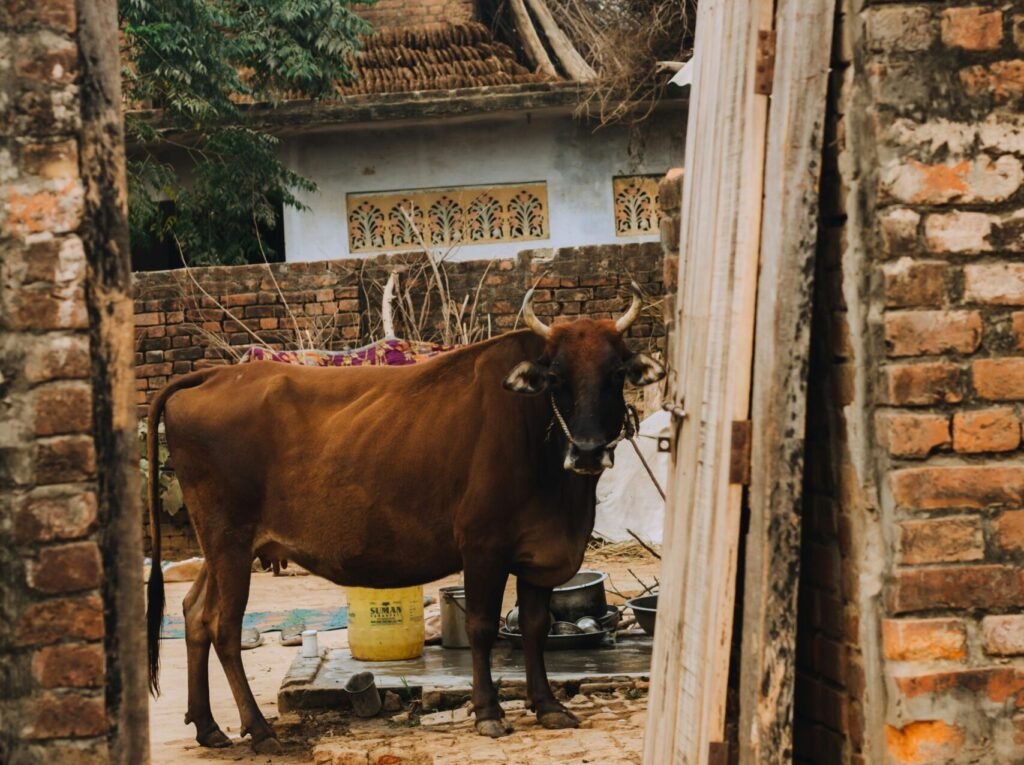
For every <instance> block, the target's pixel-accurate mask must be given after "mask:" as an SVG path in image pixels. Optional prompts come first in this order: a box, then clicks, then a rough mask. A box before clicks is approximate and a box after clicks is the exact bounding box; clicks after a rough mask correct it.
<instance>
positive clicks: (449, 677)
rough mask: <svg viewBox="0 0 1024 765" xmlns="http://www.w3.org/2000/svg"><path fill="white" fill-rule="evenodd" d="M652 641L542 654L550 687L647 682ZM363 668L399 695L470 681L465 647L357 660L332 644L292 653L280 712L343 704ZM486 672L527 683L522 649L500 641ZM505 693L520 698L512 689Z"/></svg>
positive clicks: (458, 687) (512, 683) (450, 688)
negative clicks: (306, 654)
mask: <svg viewBox="0 0 1024 765" xmlns="http://www.w3.org/2000/svg"><path fill="white" fill-rule="evenodd" d="M652 643H653V641H652V639H651V638H650V637H647V636H638V637H625V638H620V639H619V640H618V642H617V643H616V644H614V645H605V646H602V647H600V648H591V649H587V650H579V651H549V652H547V653H546V654H545V655H544V662H545V664H546V665H547V670H548V678H549V679H550V680H551V682H552V685H555V686H567V687H568V688H569V693H570V695H572V694H573V693H576V692H577V690H578V688H579V686H580V685H582V684H602V683H606V684H614V683H615V682H621V681H627V680H628V681H633V680H646V679H647V678H648V676H649V674H650V669H651V646H652ZM367 670H369V671H371V672H373V674H374V677H375V678H376V683H377V688H378V689H380V690H393V691H399V692H402V693H405V692H414V693H423V694H426V693H427V692H437V691H439V692H441V693H444V694H446V695H449V696H450V695H453V694H454V695H457V694H458V693H459V692H461V691H466V692H468V690H469V688H470V687H471V686H472V682H473V666H472V657H471V655H470V651H469V650H468V649H446V648H440V647H438V646H428V647H427V648H425V649H424V651H423V655H422V656H420V657H419V658H418V659H411V660H409V661H358V660H356V659H353V658H352V654H351V652H350V651H349V650H348V649H347V648H337V649H332V650H329V651H327V652H325V653H324V654H323V655H322V656H320V657H317V658H312V659H304V658H302V656H301V655H297V656H296V658H295V660H294V661H293V662H292V666H291V668H290V669H289V670H288V674H287V675H285V678H284V681H283V682H282V683H281V688H280V690H279V691H278V697H277V698H278V707H279V708H280V710H281V711H291V710H297V709H343V708H346V707H348V706H349V701H348V696H347V694H346V693H345V683H346V682H347V681H348V679H349V678H350V677H351V676H352V675H354V674H356V673H357V672H365V671H367ZM491 671H492V673H493V676H494V678H495V680H496V681H497V680H499V679H500V683H501V686H502V687H503V688H510V689H512V688H521V687H522V686H524V685H525V683H526V674H525V668H524V665H523V652H522V651H521V650H519V649H516V648H513V647H512V646H511V645H510V644H509V643H508V642H506V641H502V640H499V641H498V643H497V645H496V646H495V648H494V651H493V653H492V657H491ZM506 696H507V697H509V698H521V695H519V694H517V693H512V694H511V695H508V694H507V695H506Z"/></svg>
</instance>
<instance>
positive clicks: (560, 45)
mask: <svg viewBox="0 0 1024 765" xmlns="http://www.w3.org/2000/svg"><path fill="white" fill-rule="evenodd" d="M526 1H527V2H528V3H529V4H530V9H531V10H532V11H533V15H534V16H536V17H537V21H538V22H540V28H541V29H543V30H544V36H545V37H547V38H548V42H549V43H550V44H551V50H553V51H554V52H555V55H556V56H558V60H559V62H561V64H562V68H563V69H565V73H566V74H568V75H569V77H571V78H572V79H574V80H577V81H579V82H590V81H591V80H594V79H596V78H597V73H596V72H595V71H594V70H593V69H592V68H591V66H590V64H588V63H587V60H586V59H585V58H583V56H581V55H580V53H579V51H578V50H576V48H575V47H574V46H573V44H572V42H571V41H570V40H569V38H568V37H566V34H565V32H563V31H562V28H561V27H560V26H558V22H556V21H555V17H554V16H552V15H551V11H550V10H548V6H547V3H545V2H544V0H526Z"/></svg>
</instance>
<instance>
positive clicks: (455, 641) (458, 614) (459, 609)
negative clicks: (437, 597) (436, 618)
mask: <svg viewBox="0 0 1024 765" xmlns="http://www.w3.org/2000/svg"><path fill="white" fill-rule="evenodd" d="M441 645H442V646H443V647H444V648H469V633H468V632H466V588H465V587H442V588H441Z"/></svg>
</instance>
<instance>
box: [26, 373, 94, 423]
mask: <svg viewBox="0 0 1024 765" xmlns="http://www.w3.org/2000/svg"><path fill="white" fill-rule="evenodd" d="M91 429H92V389H91V388H90V387H89V385H88V384H86V383H60V384H56V385H50V386H47V387H45V388H39V389H38V390H37V391H36V398H35V433H36V435H37V436H56V435H66V434H69V433H88V432H89V431H90V430H91Z"/></svg>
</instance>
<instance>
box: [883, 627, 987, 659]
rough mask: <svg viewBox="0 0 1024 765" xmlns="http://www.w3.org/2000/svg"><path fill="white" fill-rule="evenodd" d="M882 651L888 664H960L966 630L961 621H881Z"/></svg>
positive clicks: (963, 656) (965, 647)
mask: <svg viewBox="0 0 1024 765" xmlns="http://www.w3.org/2000/svg"><path fill="white" fill-rule="evenodd" d="M882 652H883V654H884V656H885V658H886V659H888V660H889V661H960V662H962V661H964V660H965V659H966V658H967V627H966V625H965V624H964V622H963V620H962V619H884V620H883V621H882Z"/></svg>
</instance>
